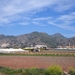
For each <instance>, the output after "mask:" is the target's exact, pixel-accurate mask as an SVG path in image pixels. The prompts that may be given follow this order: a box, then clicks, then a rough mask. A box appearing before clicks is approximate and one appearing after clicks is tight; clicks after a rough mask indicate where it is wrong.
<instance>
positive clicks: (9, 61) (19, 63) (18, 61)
mask: <svg viewBox="0 0 75 75" xmlns="http://www.w3.org/2000/svg"><path fill="white" fill-rule="evenodd" d="M51 65H59V66H61V67H62V69H63V70H65V71H67V70H68V68H69V67H74V68H75V57H71V56H69V57H64V56H62V57H58V56H0V66H3V67H9V68H14V69H19V68H31V67H37V68H47V67H49V66H51Z"/></svg>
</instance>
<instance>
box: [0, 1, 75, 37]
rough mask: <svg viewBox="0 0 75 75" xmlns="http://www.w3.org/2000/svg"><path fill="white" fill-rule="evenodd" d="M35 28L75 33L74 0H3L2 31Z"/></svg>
mask: <svg viewBox="0 0 75 75" xmlns="http://www.w3.org/2000/svg"><path fill="white" fill-rule="evenodd" d="M33 31H39V32H46V33H48V34H50V35H52V34H55V33H61V34H62V35H64V36H66V37H73V36H75V0H0V34H5V35H21V34H27V33H31V32H33Z"/></svg>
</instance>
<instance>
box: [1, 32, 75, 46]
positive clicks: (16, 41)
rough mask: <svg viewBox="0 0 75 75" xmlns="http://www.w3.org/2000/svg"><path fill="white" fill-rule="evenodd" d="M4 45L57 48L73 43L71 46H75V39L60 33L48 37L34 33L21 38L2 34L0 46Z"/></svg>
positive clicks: (20, 36) (42, 33) (44, 34)
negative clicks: (35, 45)
mask: <svg viewBox="0 0 75 75" xmlns="http://www.w3.org/2000/svg"><path fill="white" fill-rule="evenodd" d="M4 43H9V47H16V46H17V47H25V46H31V45H34V44H43V45H47V46H49V47H57V46H58V45H62V46H64V45H65V44H66V45H68V43H71V45H75V37H73V38H66V37H64V36H63V35H61V34H60V33H56V34H54V35H48V34H47V33H44V32H32V33H29V34H24V35H19V36H5V35H3V34H1V35H0V46H1V45H2V44H4Z"/></svg>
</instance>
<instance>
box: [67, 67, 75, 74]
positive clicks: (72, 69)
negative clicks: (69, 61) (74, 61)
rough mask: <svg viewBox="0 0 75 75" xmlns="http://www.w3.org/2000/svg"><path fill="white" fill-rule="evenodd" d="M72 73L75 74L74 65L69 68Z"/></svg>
mask: <svg viewBox="0 0 75 75" xmlns="http://www.w3.org/2000/svg"><path fill="white" fill-rule="evenodd" d="M68 73H69V74H70V75H75V69H74V68H73V67H70V68H69V72H68Z"/></svg>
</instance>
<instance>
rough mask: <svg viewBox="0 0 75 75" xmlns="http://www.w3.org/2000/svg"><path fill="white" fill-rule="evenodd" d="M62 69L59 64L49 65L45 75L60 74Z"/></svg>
mask: <svg viewBox="0 0 75 75" xmlns="http://www.w3.org/2000/svg"><path fill="white" fill-rule="evenodd" d="M62 73H63V71H62V68H61V67H60V66H56V65H53V66H50V67H48V68H47V70H46V75H62Z"/></svg>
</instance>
